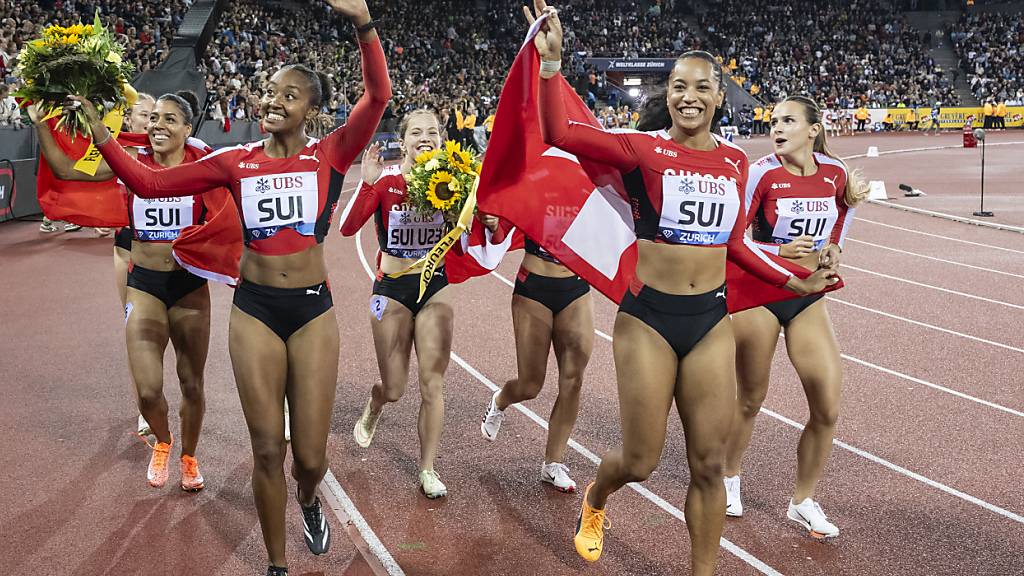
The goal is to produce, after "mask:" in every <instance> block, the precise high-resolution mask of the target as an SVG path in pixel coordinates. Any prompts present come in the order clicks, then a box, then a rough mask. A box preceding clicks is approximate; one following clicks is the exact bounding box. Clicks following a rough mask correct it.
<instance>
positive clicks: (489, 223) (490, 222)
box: [477, 212, 498, 234]
mask: <svg viewBox="0 0 1024 576" xmlns="http://www.w3.org/2000/svg"><path fill="white" fill-rule="evenodd" d="M477 218H479V219H480V221H481V222H483V224H484V228H487V229H488V230H490V231H491V234H494V233H495V232H497V231H498V217H497V216H493V215H491V214H484V213H483V212H479V213H478V214H477Z"/></svg>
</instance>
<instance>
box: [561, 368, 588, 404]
mask: <svg viewBox="0 0 1024 576" xmlns="http://www.w3.org/2000/svg"><path fill="white" fill-rule="evenodd" d="M582 389H583V373H582V372H579V371H572V372H566V373H563V374H559V375H558V395H559V396H563V395H564V396H565V397H576V398H578V397H579V395H580V390H582Z"/></svg>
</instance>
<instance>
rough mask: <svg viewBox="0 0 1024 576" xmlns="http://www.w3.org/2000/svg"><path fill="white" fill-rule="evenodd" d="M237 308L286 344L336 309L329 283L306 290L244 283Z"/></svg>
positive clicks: (237, 300) (239, 289)
mask: <svg viewBox="0 0 1024 576" xmlns="http://www.w3.org/2000/svg"><path fill="white" fill-rule="evenodd" d="M234 304H235V306H236V307H237V308H238V309H239V310H241V311H242V312H245V313H246V314H248V315H249V316H252V317H253V318H255V319H257V320H259V321H260V322H262V323H263V324H264V325H266V327H267V328H270V329H271V330H272V331H273V332H274V334H277V337H278V338H280V339H281V341H282V342H288V338H290V337H291V335H292V334H294V333H295V332H297V331H298V330H299V329H300V328H302V327H303V326H305V325H306V324H309V322H310V321H311V320H313V319H314V318H316V317H318V316H320V315H321V314H323V313H324V312H327V311H328V310H330V309H331V308H332V307H333V306H334V299H333V298H332V297H331V287H330V286H328V285H327V282H321V283H319V284H314V285H313V286H306V287H305V288H274V287H273V286H263V285H262V284H254V283H252V282H245V281H243V282H242V283H241V284H239V285H238V288H237V289H235V299H234Z"/></svg>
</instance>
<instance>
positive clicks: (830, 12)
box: [701, 0, 958, 108]
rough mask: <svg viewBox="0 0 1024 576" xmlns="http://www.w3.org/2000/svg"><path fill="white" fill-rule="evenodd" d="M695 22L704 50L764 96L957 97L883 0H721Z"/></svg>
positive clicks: (842, 99) (844, 99)
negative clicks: (703, 35) (704, 37)
mask: <svg viewBox="0 0 1024 576" xmlns="http://www.w3.org/2000/svg"><path fill="white" fill-rule="evenodd" d="M701 25H702V27H703V29H704V30H705V32H706V34H707V37H708V39H709V43H710V50H711V51H712V52H714V53H717V54H721V55H722V56H723V57H724V58H725V59H726V60H727V61H728V64H729V67H730V68H731V69H732V70H733V71H734V74H735V75H736V76H737V79H738V80H740V81H741V82H742V83H743V85H744V87H745V88H747V90H749V91H750V92H751V93H753V94H755V95H758V96H760V97H761V98H762V99H764V100H766V101H774V100H777V99H779V98H781V97H784V96H786V95H788V94H797V93H807V94H810V95H812V96H814V97H815V98H817V99H818V100H819V101H821V102H823V103H825V104H826V105H828V106H830V107H836V106H838V107H842V108H856V107H858V106H860V105H861V104H866V105H868V106H872V107H882V106H895V105H897V104H900V103H903V104H907V105H912V104H917V105H922V106H923V105H930V104H933V103H935V102H942V103H943V105H946V106H949V105H955V104H957V103H958V98H957V97H956V95H955V92H954V90H953V80H952V78H949V77H947V76H946V75H945V74H943V73H942V72H941V71H940V70H939V69H938V68H937V66H936V64H935V62H934V61H933V60H932V59H931V58H930V57H929V56H928V55H927V53H926V52H925V43H924V42H923V37H922V35H921V33H919V32H917V31H915V30H914V29H912V28H910V27H909V26H908V25H907V22H906V19H905V18H904V17H903V16H901V15H900V14H899V13H896V12H893V11H892V10H891V8H890V4H889V3H887V2H883V1H881V0H853V1H852V2H832V1H820V0H796V1H794V2H784V3H780V2H773V1H771V0H723V1H722V2H718V3H716V5H715V9H714V10H709V11H707V12H705V13H704V14H703V15H702V16H701Z"/></svg>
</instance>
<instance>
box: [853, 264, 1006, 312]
mask: <svg viewBox="0 0 1024 576" xmlns="http://www.w3.org/2000/svg"><path fill="white" fill-rule="evenodd" d="M841 266H842V267H843V268H845V269H848V270H853V271H855V272H863V273H865V274H871V275H874V276H880V277H882V278H885V279H887V280H895V281H897V282H903V283H905V284H911V285H913V286H919V287H921V288H929V289H931V290H937V291H939V292H945V293H946V294H953V295H955V296H962V297H964V298H970V299H972V300H979V301H981V302H987V303H989V304H997V305H999V306H1006V307H1007V308H1013V309H1015V310H1024V306H1022V305H1020V304H1013V303H1012V302H1003V301H1002V300H994V299H992V298H985V297H984V296H978V295H976V294H968V293H966V292H960V291H958V290H951V289H949V288H942V287H939V286H933V285H932V284H926V283H924V282H917V281H915V280H908V279H906V278H900V277H899V276H892V275H890V274H883V273H882V272H875V271H874V270H868V269H866V268H860V267H858V266H851V265H849V264H841Z"/></svg>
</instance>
